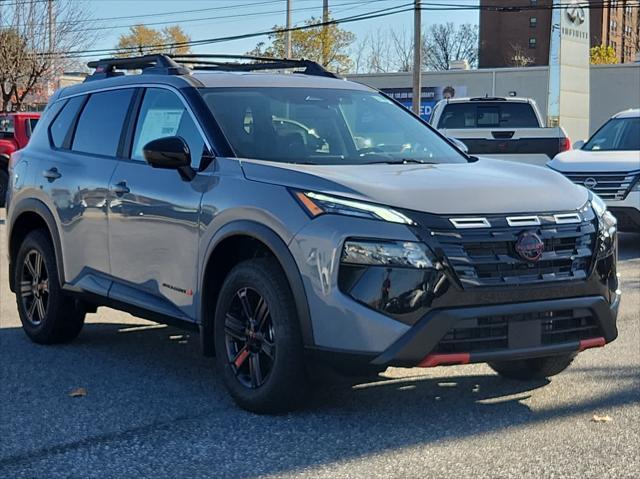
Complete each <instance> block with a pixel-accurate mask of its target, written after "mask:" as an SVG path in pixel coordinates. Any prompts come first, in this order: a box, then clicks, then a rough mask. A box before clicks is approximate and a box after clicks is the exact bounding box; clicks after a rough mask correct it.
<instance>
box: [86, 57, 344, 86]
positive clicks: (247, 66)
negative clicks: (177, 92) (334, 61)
mask: <svg viewBox="0 0 640 479" xmlns="http://www.w3.org/2000/svg"><path fill="white" fill-rule="evenodd" d="M225 60H245V61H243V62H238V61H225ZM87 66H89V68H95V72H94V73H93V74H92V75H90V76H88V77H87V78H86V79H85V81H91V80H99V79H102V78H110V77H114V76H120V75H124V71H123V70H142V73H147V74H148V73H154V74H160V75H188V74H189V73H190V72H191V70H200V71H202V70H209V71H211V70H214V71H235V72H249V71H259V70H287V69H293V68H304V70H303V71H302V72H301V73H303V74H305V75H314V76H322V77H328V78H342V77H340V76H339V75H337V74H335V73H333V72H330V71H329V70H327V69H326V68H324V67H323V66H322V65H320V64H319V63H316V62H314V61H312V60H306V59H304V58H302V59H299V60H293V59H290V58H272V57H262V56H254V55H227V54H183V55H180V54H176V55H169V54H153V55H143V56H138V57H128V58H127V57H124V58H103V59H100V60H95V61H92V62H89V63H87ZM187 66H188V68H187Z"/></svg>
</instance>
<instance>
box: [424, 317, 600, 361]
mask: <svg viewBox="0 0 640 479" xmlns="http://www.w3.org/2000/svg"><path fill="white" fill-rule="evenodd" d="M523 336H525V337H523ZM599 336H602V331H601V330H600V326H599V325H598V323H597V321H596V319H595V317H594V316H593V315H592V314H591V312H590V311H589V310H586V309H576V310H573V309H568V310H559V311H545V312H536V313H527V314H515V315H497V316H487V317H480V318H473V319H464V320H461V321H458V322H457V323H456V325H455V327H454V328H452V329H451V330H449V332H447V334H446V335H445V336H444V337H443V338H442V339H441V340H440V342H439V343H438V345H437V346H436V348H435V349H434V350H433V351H432V354H453V353H472V352H484V351H499V350H503V349H509V348H518V347H535V346H544V345H550V344H560V343H568V342H573V341H580V340H582V339H589V338H595V337H599Z"/></svg>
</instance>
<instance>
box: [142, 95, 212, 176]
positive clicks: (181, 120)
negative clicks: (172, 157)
mask: <svg viewBox="0 0 640 479" xmlns="http://www.w3.org/2000/svg"><path fill="white" fill-rule="evenodd" d="M166 136H179V137H181V138H182V139H183V140H184V141H186V142H187V145H189V151H190V152H191V162H192V165H194V166H197V165H198V164H199V163H200V158H201V157H202V151H203V149H204V140H203V139H202V135H201V134H200V132H199V131H198V127H197V126H196V124H195V122H194V121H193V119H192V118H191V115H190V114H189V112H188V111H187V109H186V108H185V106H184V104H183V103H182V101H181V100H180V98H178V97H177V96H176V94H175V93H173V92H171V91H169V90H165V89H161V88H149V89H148V90H147V91H146V92H145V94H144V99H143V100H142V107H141V108H140V114H139V115H138V124H137V126H136V134H135V138H134V140H133V150H132V153H131V158H133V159H135V160H140V161H144V158H143V156H142V148H143V147H144V145H146V144H147V143H149V142H150V141H151V140H155V139H157V138H163V137H166Z"/></svg>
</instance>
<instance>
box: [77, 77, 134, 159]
mask: <svg viewBox="0 0 640 479" xmlns="http://www.w3.org/2000/svg"><path fill="white" fill-rule="evenodd" d="M132 95H133V90H132V89H126V90H112V91H105V92H102V93H94V94H93V95H91V96H90V97H89V101H88V102H87V104H86V105H85V107H84V109H83V110H82V113H81V114H80V119H79V120H78V126H77V127H76V133H75V135H74V137H73V150H74V151H81V152H83V153H91V154H95V155H105V156H116V152H117V151H118V143H119V142H120V134H121V133H122V125H123V124H124V121H125V118H126V116H127V110H128V109H129V103H130V102H131V96H132Z"/></svg>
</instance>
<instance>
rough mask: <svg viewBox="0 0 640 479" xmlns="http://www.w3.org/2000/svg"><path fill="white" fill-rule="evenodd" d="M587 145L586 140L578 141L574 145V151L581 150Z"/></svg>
mask: <svg viewBox="0 0 640 479" xmlns="http://www.w3.org/2000/svg"><path fill="white" fill-rule="evenodd" d="M585 143H586V141H585V140H578V141H576V142H575V143H574V144H573V149H574V150H579V149H581V148H582V147H583V146H584V144H585Z"/></svg>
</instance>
